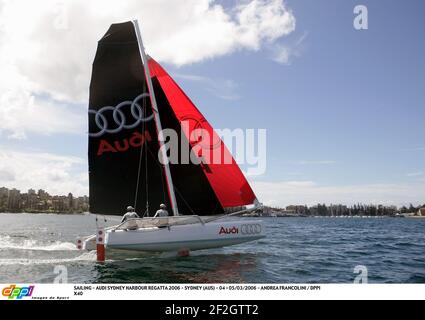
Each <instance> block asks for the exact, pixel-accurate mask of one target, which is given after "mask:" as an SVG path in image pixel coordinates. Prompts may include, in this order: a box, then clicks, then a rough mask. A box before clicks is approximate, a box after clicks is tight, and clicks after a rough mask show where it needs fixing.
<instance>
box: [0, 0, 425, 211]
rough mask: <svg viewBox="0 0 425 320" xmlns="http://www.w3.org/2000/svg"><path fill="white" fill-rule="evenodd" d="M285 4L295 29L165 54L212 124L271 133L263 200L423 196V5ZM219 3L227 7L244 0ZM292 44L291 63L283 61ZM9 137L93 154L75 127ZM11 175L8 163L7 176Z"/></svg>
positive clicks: (258, 184) (6, 141)
mask: <svg viewBox="0 0 425 320" xmlns="http://www.w3.org/2000/svg"><path fill="white" fill-rule="evenodd" d="M284 3H285V8H286V9H287V10H290V12H291V13H292V15H293V17H295V19H296V27H295V30H293V31H291V32H288V33H287V34H284V35H282V36H280V37H278V38H277V39H273V41H263V42H262V43H261V46H260V47H259V48H257V49H251V48H249V47H248V48H247V47H243V46H242V47H237V48H236V49H234V50H229V52H227V53H225V54H216V55H212V57H207V58H203V59H201V60H200V61H194V62H190V63H183V65H180V64H178V65H177V64H176V63H175V62H173V60H170V59H168V60H167V59H166V58H165V59H163V60H164V63H163V65H164V67H165V68H166V69H167V70H168V71H169V73H170V74H171V75H172V76H174V77H175V79H176V81H177V82H178V83H179V84H180V85H181V87H182V88H183V89H184V90H185V92H186V93H187V94H188V95H189V96H190V97H191V99H192V100H193V101H194V102H195V104H196V105H197V106H198V108H199V109H200V110H201V111H202V112H203V113H204V115H205V116H206V118H207V119H208V120H209V121H210V123H211V124H212V125H213V126H214V127H216V128H231V129H233V128H265V129H267V142H268V145H267V172H266V173H265V174H264V175H262V176H258V177H250V181H252V184H253V187H254V190H255V191H256V192H257V194H258V195H259V197H260V200H263V201H264V202H265V203H269V204H273V205H282V206H283V205H289V204H291V203H300V204H304V203H308V204H313V203H317V202H327V203H331V202H333V203H336V202H343V203H346V204H352V203H356V202H359V201H362V202H366V203H369V202H381V203H385V204H397V205H399V204H404V203H409V202H413V203H414V204H419V203H421V204H422V203H425V187H424V185H425V161H424V158H425V131H424V124H423V121H424V118H425V105H424V101H425V59H424V58H423V56H424V52H425V41H424V39H425V38H424V32H425V19H424V17H423V14H424V12H425V3H424V2H423V1H413V0H409V1H405V2H399V1H385V2H380V1H361V2H359V1H337V0H332V1H331V0H329V1H305V0H304V1H290V0H288V1H286V2H284ZM215 4H218V5H220V4H221V5H223V10H224V11H226V12H232V10H234V6H235V3H232V4H231V5H229V3H228V2H223V1H222V2H217V3H215ZM358 4H363V5H366V6H367V8H368V22H369V28H368V30H361V31H359V30H355V29H354V28H353V20H354V17H355V15H354V13H353V8H354V7H355V6H356V5H358ZM229 14H230V13H229ZM142 26H143V25H142ZM100 36H101V34H99V37H100ZM99 37H98V38H99ZM90 45H91V49H92V50H95V42H94V43H91V44H90ZM146 47H147V49H148V51H149V42H146ZM170 50H171V49H170ZM282 52H284V53H285V54H286V55H289V59H288V61H280V62H278V61H276V60H277V59H276V58H277V56H278V54H279V53H282ZM164 56H165V57H167V55H164ZM159 60H161V59H159ZM35 99H36V100H40V101H41V103H46V101H56V102H57V103H59V104H61V110H66V111H70V112H71V113H72V114H74V115H76V118H75V119H84V112H85V109H86V104H85V103H84V102H83V101H71V100H70V99H67V100H66V101H65V102H64V101H61V99H60V98H57V97H53V96H52V95H49V94H46V95H43V94H39V93H38V94H37V95H35ZM59 101H60V102H59ZM80 115H81V117H80V118H79V116H80ZM0 117H1V113H0ZM84 125H85V124H84ZM82 127H83V126H81V127H80V128H82ZM7 133H8V131H7V128H6V129H3V131H1V129H0V146H1V147H2V148H3V150H9V151H10V150H13V151H19V152H22V153H33V152H37V153H48V154H55V155H61V156H64V157H75V158H78V159H84V160H85V157H86V152H87V150H86V148H87V146H86V142H87V141H86V138H85V135H84V132H81V130H80V132H78V131H76V130H73V129H72V126H71V128H70V129H69V132H58V133H54V134H46V133H45V132H43V131H42V130H39V131H38V132H37V130H35V131H28V132H26V133H25V137H24V138H22V137H21V138H20V139H14V138H11V137H10V136H8V135H7ZM0 160H1V158H0ZM18 161H19V160H18ZM71 162H72V161H71ZM4 167H6V166H5V165H4ZM5 170H6V169H5V168H3V171H5ZM85 170H86V163H85V162H84V161H83V162H78V161H76V162H73V163H72V164H69V166H68V167H67V169H66V174H67V175H65V176H62V179H67V178H69V179H71V180H72V176H73V175H80V176H82V175H84V171H85ZM1 172H2V171H1V163H0V184H2V181H1ZM59 175H60V174H59ZM15 179H17V180H19V177H15ZM81 179H82V180H80V181H79V183H80V186H81V185H82V184H84V181H85V180H84V178H81ZM3 184H6V185H10V186H11V185H13V180H12V181H11V179H9V181H5V182H4V183H3ZM20 185H24V184H19V183H18V186H20ZM42 186H43V187H44V186H45V183H44V184H43V185H42ZM65 186H68V184H67V183H63V184H62V187H61V188H63V187H65ZM69 186H70V187H72V185H71V184H70V185H69ZM34 187H37V182H36V181H34ZM52 189H53V190H60V188H57V189H55V188H52ZM81 190H83V189H82V188H80V189H78V191H76V192H83V191H81ZM262 198H263V199H262Z"/></svg>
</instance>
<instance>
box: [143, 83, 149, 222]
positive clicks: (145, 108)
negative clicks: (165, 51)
mask: <svg viewBox="0 0 425 320" xmlns="http://www.w3.org/2000/svg"><path fill="white" fill-rule="evenodd" d="M143 87H144V90H145V84H143ZM143 108H144V110H147V105H146V99H143ZM145 130H146V123H145V122H143V134H145ZM144 145H145V150H147V147H148V142H147V141H146V139H145V140H144ZM148 179H149V177H148V153H147V152H146V157H145V190H146V212H145V214H146V213H147V215H148V217H149V181H148ZM145 214H143V216H145Z"/></svg>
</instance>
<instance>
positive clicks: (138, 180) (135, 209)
mask: <svg viewBox="0 0 425 320" xmlns="http://www.w3.org/2000/svg"><path fill="white" fill-rule="evenodd" d="M145 90H146V88H145V83H143V92H145ZM145 100H146V99H143V108H144V107H145ZM143 108H142V110H143ZM144 134H145V122H144V121H143V123H142V135H144ZM143 137H144V136H143ZM143 139H144V138H143ZM145 143H146V139H144V143H143V144H142V145H141V146H140V157H139V168H138V169H137V184H136V193H135V195H134V211H137V200H138V197H139V184H140V174H141V171H142V159H143V146H144V145H145ZM146 179H147V178H146Z"/></svg>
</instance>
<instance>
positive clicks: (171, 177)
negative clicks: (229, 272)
mask: <svg viewBox="0 0 425 320" xmlns="http://www.w3.org/2000/svg"><path fill="white" fill-rule="evenodd" d="M88 114H89V117H88V122H89V123H88V124H89V135H88V136H89V142H88V144H89V152H88V155H89V186H90V212H91V213H93V214H96V215H123V210H124V209H125V208H126V207H127V205H129V204H131V205H133V204H134V208H135V209H136V211H137V212H139V214H140V215H141V216H142V217H141V218H137V219H129V220H127V221H125V222H123V223H121V224H119V225H116V226H113V227H110V228H107V229H105V230H104V233H102V232H100V234H95V235H91V236H88V237H86V238H83V239H81V240H80V242H79V247H80V248H81V249H86V250H93V249H95V248H96V240H97V243H99V242H101V243H102V244H104V245H105V246H106V248H111V249H123V250H138V251H157V252H164V251H176V252H190V251H191V250H200V249H209V248H219V247H224V246H229V245H235V244H240V243H244V242H247V241H254V240H258V239H261V238H263V237H264V236H265V229H264V225H263V222H262V221H260V220H255V219H251V220H249V219H247V218H240V217H237V216H239V215H240V214H243V213H246V212H250V211H252V210H256V209H258V207H259V205H260V204H259V202H258V200H257V198H256V196H255V194H254V192H253V190H252V189H251V187H250V185H249V183H248V181H247V180H246V178H245V176H244V175H243V173H242V171H241V169H240V168H239V166H238V164H237V163H236V162H235V160H234V159H233V157H232V156H231V154H230V152H229V150H228V149H227V147H226V146H225V144H224V143H223V141H222V140H221V139H220V137H219V136H218V135H217V133H216V132H215V131H214V129H213V128H212V127H211V125H210V124H209V123H208V121H207V120H206V119H205V117H204V116H203V115H202V114H201V112H200V111H199V110H198V109H197V108H196V106H195V105H194V104H193V103H192V101H191V100H190V99H189V98H188V97H187V96H186V94H185V93H184V92H183V90H182V89H181V88H180V87H179V86H178V85H177V83H176V82H175V81H174V80H173V79H172V78H171V77H170V75H169V74H168V73H167V72H166V71H165V70H164V68H162V66H161V65H160V64H159V63H157V62H156V61H155V60H154V59H153V58H151V57H149V56H147V55H146V53H145V49H144V46H143V42H142V37H141V33H140V29H139V25H138V23H137V20H135V21H132V22H125V23H119V24H113V25H111V27H110V28H109V30H108V31H107V32H106V34H105V35H104V36H103V37H102V38H101V40H100V41H99V42H98V48H97V52H96V56H95V60H94V63H93V70H92V78H91V84H90V99H89V110H88ZM183 127H184V128H183ZM164 129H170V130H174V132H176V134H177V135H178V139H179V141H180V142H181V146H180V150H179V151H178V155H179V159H181V158H183V157H184V156H185V152H187V153H188V154H189V156H190V157H189V158H190V159H198V160H200V161H198V163H193V161H189V162H184V161H180V162H179V163H173V162H171V161H160V160H161V159H167V156H168V155H167V151H168V150H167V148H164V146H165V138H164ZM198 129H202V130H203V131H204V132H206V133H207V136H209V139H206V140H202V139H201V140H202V143H200V138H199V136H197V137H195V138H193V136H194V133H195V132H196V130H198ZM195 136H196V134H195ZM205 141H206V142H205ZM184 145H187V148H186V149H187V150H182V149H184V147H183V146H184ZM209 154H219V155H220V157H221V158H220V159H221V160H223V159H227V160H228V159H230V161H227V162H226V161H218V162H215V161H205V159H206V157H207V155H209ZM195 162H196V161H195ZM161 203H164V204H166V206H167V208H170V216H168V217H153V214H154V212H155V210H156V209H157V208H159V205H160V204H161ZM141 212H144V213H143V214H141Z"/></svg>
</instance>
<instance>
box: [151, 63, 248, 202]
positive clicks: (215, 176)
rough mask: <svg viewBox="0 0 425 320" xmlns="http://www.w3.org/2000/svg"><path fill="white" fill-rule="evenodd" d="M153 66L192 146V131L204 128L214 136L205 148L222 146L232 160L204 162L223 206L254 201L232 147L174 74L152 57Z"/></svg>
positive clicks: (152, 74) (227, 157)
mask: <svg viewBox="0 0 425 320" xmlns="http://www.w3.org/2000/svg"><path fill="white" fill-rule="evenodd" d="M149 69H150V72H151V77H152V78H157V80H158V82H159V84H160V86H161V88H162V90H163V91H164V93H165V95H166V97H167V100H168V102H169V104H170V105H171V108H172V109H173V112H174V114H175V116H176V118H177V119H178V121H179V122H180V123H182V122H186V123H188V124H189V130H188V132H187V131H186V132H185V135H186V138H187V139H188V140H189V143H190V145H191V146H192V147H194V146H195V145H196V144H197V142H196V141H192V140H191V139H190V134H191V133H192V131H193V130H194V129H200V128H202V129H204V130H206V131H207V132H208V134H209V136H210V137H211V139H210V140H209V143H208V145H203V146H202V149H210V150H213V151H211V152H216V151H217V148H218V149H219V150H220V152H221V153H220V154H221V155H222V160H224V159H230V161H227V163H223V161H221V162H222V163H208V164H205V165H202V169H203V172H204V174H205V175H206V177H207V179H208V181H209V183H210V185H211V187H212V188H213V190H214V192H215V195H216V197H217V199H218V200H219V201H220V204H221V206H222V207H223V208H229V207H238V206H244V205H248V204H253V203H254V202H255V199H256V197H255V194H254V192H253V191H252V189H251V187H250V185H249V183H248V181H247V180H246V178H245V176H244V175H243V173H242V171H241V170H240V168H239V166H238V165H237V163H236V162H235V160H234V159H233V157H232V155H231V154H230V152H229V150H228V149H227V147H226V146H225V144H224V143H223V141H221V139H220V138H219V137H218V135H217V133H216V132H215V131H214V129H213V128H212V127H211V125H210V124H209V123H208V121H207V120H206V119H205V118H204V116H203V115H202V114H201V112H199V110H198V109H197V108H196V106H195V105H194V104H193V103H192V101H190V99H189V98H188V97H187V96H186V94H185V93H184V92H183V90H182V89H181V88H180V87H179V86H178V85H177V83H176V82H175V81H174V80H173V79H172V78H171V77H170V75H169V74H168V73H167V72H166V71H165V70H164V69H163V68H162V67H161V66H160V65H159V64H158V63H157V62H156V61H155V60H154V59H152V58H150V59H149ZM187 135H189V136H187ZM198 147H199V145H198ZM214 150H215V151H214ZM201 153H202V151H201ZM200 155H201V154H200Z"/></svg>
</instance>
